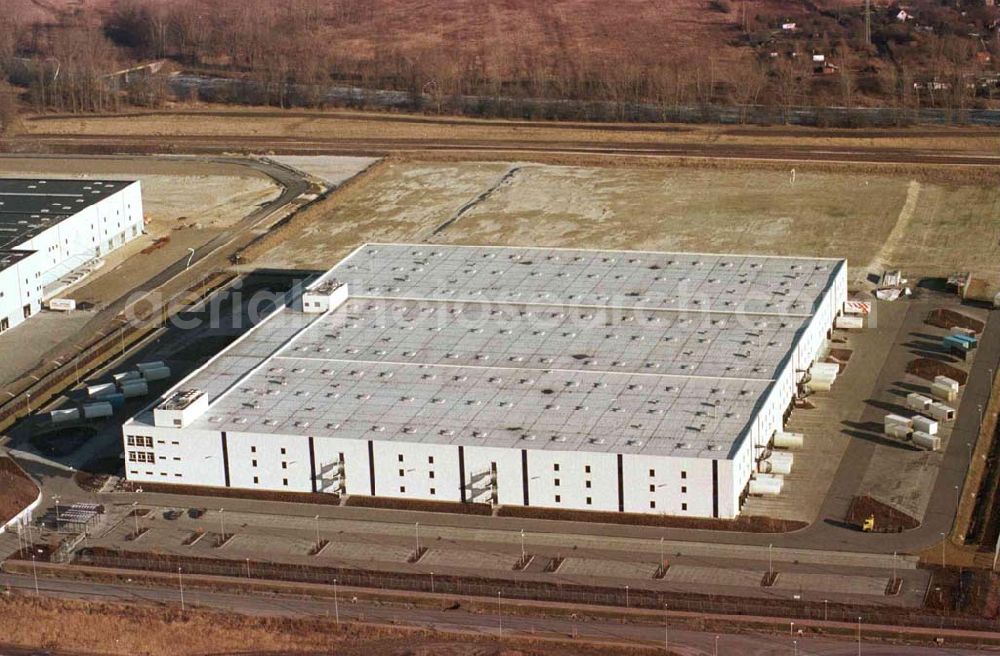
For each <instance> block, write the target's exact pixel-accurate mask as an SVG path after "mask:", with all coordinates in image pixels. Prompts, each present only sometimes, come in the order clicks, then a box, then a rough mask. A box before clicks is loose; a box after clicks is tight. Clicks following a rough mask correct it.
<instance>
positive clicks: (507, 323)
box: [123, 244, 847, 518]
mask: <svg viewBox="0 0 1000 656" xmlns="http://www.w3.org/2000/svg"><path fill="white" fill-rule="evenodd" d="M846 293H847V283H846V262H844V261H842V260H816V259H803V258H768V257H750V256H735V255H734V256H727V255H701V254H671V253H637V252H609V251H570V250H567V251H560V250H558V249H531V248H485V247H458V246H434V247H428V246H426V245H421V246H410V245H395V244H394V245H366V246H363V247H361V248H359V249H358V250H357V251H355V252H354V253H353V254H352V255H351V256H349V257H348V258H347V259H345V260H344V261H343V262H341V264H339V265H338V266H337V267H335V268H334V269H332V270H331V271H330V272H328V273H327V274H325V275H324V276H322V277H321V278H320V279H319V280H318V281H316V282H315V283H314V284H313V285H311V287H310V289H309V290H307V291H306V292H305V293H304V294H300V295H298V296H296V297H294V298H289V300H288V303H287V305H286V306H284V307H282V308H279V309H278V310H276V311H275V312H273V313H272V314H271V315H269V316H268V317H267V318H265V320H264V321H262V322H261V323H260V324H258V325H257V326H256V327H254V328H253V329H252V330H251V331H249V332H248V333H246V334H245V335H244V336H243V337H241V338H240V339H239V340H237V341H236V342H235V343H233V344H232V345H231V346H229V347H228V348H227V349H226V350H224V351H222V352H221V353H219V354H218V355H216V356H215V357H214V358H213V359H212V360H211V361H209V362H208V363H207V364H206V365H205V366H203V367H202V368H201V369H199V370H198V371H196V372H194V373H193V374H191V375H190V376H188V377H187V378H186V379H185V380H183V381H181V382H180V383H179V384H178V385H177V386H176V387H175V388H174V389H173V390H171V391H170V392H168V393H167V394H166V395H165V396H164V398H162V399H160V400H158V401H157V402H156V403H154V405H153V406H150V408H147V409H146V410H145V411H143V412H142V413H140V414H138V415H137V416H136V417H134V418H132V419H131V420H129V421H128V422H126V424H125V425H124V426H123V441H124V450H125V459H126V475H127V477H128V478H129V479H130V480H133V481H136V482H155V483H166V484H180V485H205V486H217V487H230V488H239V489H248V490H272V491H284V492H303V493H328V494H339V495H366V496H380V497H395V498H401V499H421V500H435V501H448V502H461V503H483V504H493V505H496V504H500V505H525V506H538V507H546V508H561V509H567V510H595V511H606V512H631V513H653V514H669V515H679V516H691V517H706V518H707V517H714V518H732V517H735V516H737V515H738V514H739V512H740V508H741V505H742V502H743V499H744V498H745V496H746V494H747V489H748V484H749V481H750V478H751V475H752V474H753V472H755V471H756V464H757V459H758V458H759V457H760V455H761V452H762V450H764V449H766V448H767V447H768V444H769V442H770V440H771V437H772V436H773V434H774V432H775V431H776V430H780V429H781V427H782V425H783V423H784V420H785V418H786V416H787V413H788V412H789V410H790V407H791V404H792V400H793V398H794V396H795V394H796V389H797V382H798V380H800V379H801V377H802V372H803V371H804V370H805V369H807V368H808V367H809V365H810V364H811V363H812V362H813V360H814V359H815V358H816V357H817V356H818V355H819V354H821V353H822V351H823V350H824V349H825V348H826V344H827V339H828V337H829V332H830V330H831V328H832V325H833V321H834V318H835V317H836V316H837V314H838V313H839V311H840V309H841V308H842V306H843V301H844V300H846ZM303 299H306V300H305V301H303ZM317 303H319V304H318V305H317ZM192 398H197V404H198V405H199V409H197V411H190V410H188V411H187V413H186V415H185V416H184V417H183V418H180V414H178V413H174V414H170V413H169V412H165V411H164V410H165V409H166V410H170V409H175V408H176V407H177V406H178V403H180V404H182V405H183V404H187V405H185V407H186V408H191V407H194V406H195V402H190V399H192Z"/></svg>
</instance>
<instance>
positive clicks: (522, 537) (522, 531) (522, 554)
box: [521, 528, 525, 566]
mask: <svg viewBox="0 0 1000 656" xmlns="http://www.w3.org/2000/svg"><path fill="white" fill-rule="evenodd" d="M524 558H525V556H524V529H523V528H522V529H521V565H522V566H523V565H524Z"/></svg>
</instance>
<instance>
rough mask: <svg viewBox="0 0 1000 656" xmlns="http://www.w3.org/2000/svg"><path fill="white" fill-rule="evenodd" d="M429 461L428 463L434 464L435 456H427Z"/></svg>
mask: <svg viewBox="0 0 1000 656" xmlns="http://www.w3.org/2000/svg"><path fill="white" fill-rule="evenodd" d="M427 462H428V464H431V465H433V464H434V456H427Z"/></svg>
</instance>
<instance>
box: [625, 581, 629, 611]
mask: <svg viewBox="0 0 1000 656" xmlns="http://www.w3.org/2000/svg"><path fill="white" fill-rule="evenodd" d="M628 607H629V603H628V586H627V585H626V586H625V608H628Z"/></svg>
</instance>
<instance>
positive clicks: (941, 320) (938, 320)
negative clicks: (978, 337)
mask: <svg viewBox="0 0 1000 656" xmlns="http://www.w3.org/2000/svg"><path fill="white" fill-rule="evenodd" d="M927 323H929V324H930V325H932V326H937V327H938V328H944V329H945V330H950V329H952V328H968V329H969V330H973V331H975V332H977V333H981V332H983V329H984V328H985V327H986V324H985V323H983V322H982V321H980V320H979V319H973V318H972V317H970V316H969V315H967V314H962V313H961V312H956V311H955V310H949V309H948V308H938V309H936V310H933V311H932V312H931V313H930V314H929V315H927Z"/></svg>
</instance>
